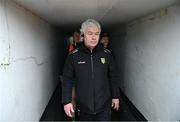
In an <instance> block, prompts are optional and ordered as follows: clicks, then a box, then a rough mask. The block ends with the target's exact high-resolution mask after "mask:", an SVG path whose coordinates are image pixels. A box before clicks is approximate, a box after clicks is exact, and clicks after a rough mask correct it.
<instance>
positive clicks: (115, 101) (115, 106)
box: [112, 99, 119, 111]
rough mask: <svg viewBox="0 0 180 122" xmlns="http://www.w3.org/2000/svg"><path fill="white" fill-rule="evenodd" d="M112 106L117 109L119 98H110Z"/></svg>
mask: <svg viewBox="0 0 180 122" xmlns="http://www.w3.org/2000/svg"><path fill="white" fill-rule="evenodd" d="M112 108H113V109H115V110H116V111H117V110H118V109H119V99H112Z"/></svg>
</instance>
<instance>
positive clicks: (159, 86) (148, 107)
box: [112, 5, 180, 121]
mask: <svg viewBox="0 0 180 122" xmlns="http://www.w3.org/2000/svg"><path fill="white" fill-rule="evenodd" d="M120 30H121V29H119V30H118V29H117V30H116V31H114V32H112V34H113V35H112V37H113V38H112V43H113V45H114V50H115V51H116V54H115V55H116V57H117V60H118V66H119V68H121V72H122V73H123V74H121V79H122V81H121V87H122V89H123V91H124V92H125V94H126V95H127V96H128V97H129V99H130V100H131V101H132V102H133V104H134V105H135V106H136V107H137V108H138V110H139V111H140V112H141V113H142V114H143V115H144V116H145V118H146V119H148V120H171V121H172V120H180V5H174V6H171V7H169V8H167V9H162V10H160V11H158V12H155V13H153V14H151V15H148V16H146V17H143V18H140V19H138V20H135V21H133V22H131V23H129V24H128V25H127V27H126V32H127V35H126V37H125V39H123V38H122V37H121V32H120ZM116 45H119V46H116Z"/></svg>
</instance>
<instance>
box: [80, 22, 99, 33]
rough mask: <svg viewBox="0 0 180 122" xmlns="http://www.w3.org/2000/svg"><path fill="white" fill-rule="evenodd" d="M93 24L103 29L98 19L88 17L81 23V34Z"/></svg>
mask: <svg viewBox="0 0 180 122" xmlns="http://www.w3.org/2000/svg"><path fill="white" fill-rule="evenodd" d="M92 26H96V27H97V28H98V29H99V30H100V31H101V25H100V24H99V22H98V21H96V20H94V19H88V20H86V21H84V22H83V23H82V25H81V29H80V32H81V34H84V32H85V31H86V29H87V28H88V27H92Z"/></svg>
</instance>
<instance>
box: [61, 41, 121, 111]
mask: <svg viewBox="0 0 180 122" xmlns="http://www.w3.org/2000/svg"><path fill="white" fill-rule="evenodd" d="M116 72H117V69H116V67H115V63H114V60H113V56H112V54H111V52H110V51H109V50H107V49H104V48H103V46H101V45H98V46H96V47H95V48H94V49H93V50H92V51H91V50H89V49H88V48H86V47H85V46H84V45H83V44H82V45H81V46H80V47H79V48H78V49H75V50H74V51H73V52H72V53H71V54H70V55H68V57H67V59H66V63H65V66H64V72H63V81H62V103H63V104H64V105H65V104H68V103H70V102H71V101H72V87H73V85H75V91H76V107H77V108H78V109H80V111H82V112H85V113H89V114H96V113H98V112H100V111H103V110H105V109H106V108H111V100H112V98H119V96H120V93H119V86H118V77H117V74H116Z"/></svg>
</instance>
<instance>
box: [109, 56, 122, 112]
mask: <svg viewBox="0 0 180 122" xmlns="http://www.w3.org/2000/svg"><path fill="white" fill-rule="evenodd" d="M109 80H110V83H111V94H112V108H113V109H116V110H118V109H119V98H120V89H119V83H118V82H119V77H118V73H117V68H116V63H115V61H114V58H113V56H112V54H110V63H109Z"/></svg>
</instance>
